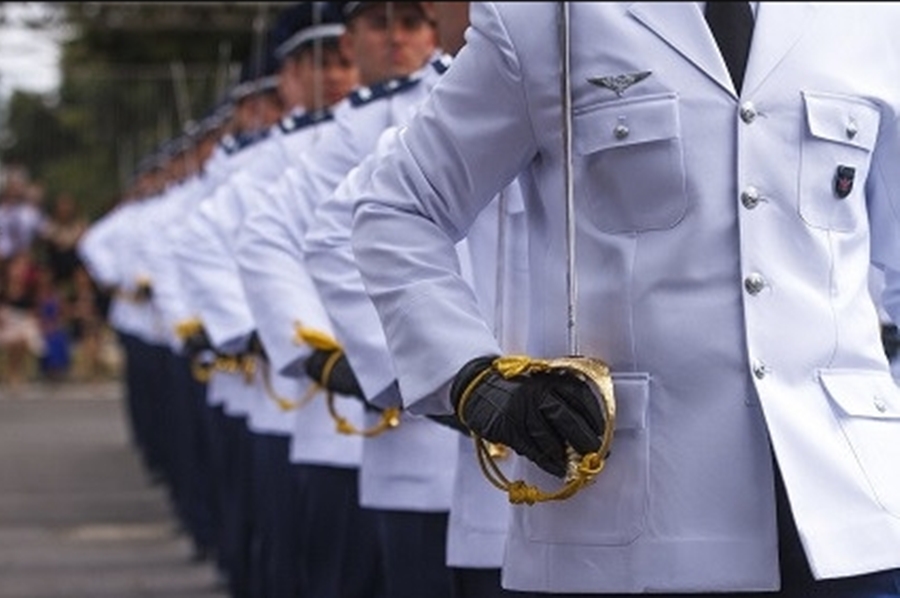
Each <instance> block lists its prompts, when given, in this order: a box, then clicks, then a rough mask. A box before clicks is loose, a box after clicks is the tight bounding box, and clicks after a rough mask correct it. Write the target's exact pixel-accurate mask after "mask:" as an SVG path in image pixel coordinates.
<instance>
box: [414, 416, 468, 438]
mask: <svg viewBox="0 0 900 598" xmlns="http://www.w3.org/2000/svg"><path fill="white" fill-rule="evenodd" d="M425 417H427V418H428V419H430V420H431V421H433V422H435V423H437V424H441V425H442V426H444V427H447V428H450V429H451V430H456V431H457V432H459V433H460V434H462V435H464V436H469V435H470V434H471V432H470V430H469V428H467V427H466V424H464V423H462V422H461V421H459V418H458V417H457V416H456V414H451V415H426V416H425Z"/></svg>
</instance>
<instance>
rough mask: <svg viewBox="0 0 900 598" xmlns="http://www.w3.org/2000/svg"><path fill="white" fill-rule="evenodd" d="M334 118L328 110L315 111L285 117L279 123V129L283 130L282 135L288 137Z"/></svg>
mask: <svg viewBox="0 0 900 598" xmlns="http://www.w3.org/2000/svg"><path fill="white" fill-rule="evenodd" d="M333 118H334V115H333V114H332V113H331V112H330V111H328V110H315V111H313V112H304V113H302V114H294V115H291V116H285V117H284V118H282V119H281V122H279V123H278V128H280V129H281V132H282V133H284V134H285V135H288V134H290V133H296V132H297V131H302V130H303V129H305V128H307V127H311V126H312V125H315V124H318V123H320V122H325V121H327V120H332V119H333Z"/></svg>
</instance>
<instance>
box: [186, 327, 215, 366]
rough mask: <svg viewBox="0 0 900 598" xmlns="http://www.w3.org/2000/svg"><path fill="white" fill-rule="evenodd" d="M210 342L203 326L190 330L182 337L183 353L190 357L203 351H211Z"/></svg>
mask: <svg viewBox="0 0 900 598" xmlns="http://www.w3.org/2000/svg"><path fill="white" fill-rule="evenodd" d="M212 348H213V347H212V343H211V342H210V340H209V336H207V334H206V329H205V328H202V327H201V328H200V329H198V330H197V331H196V332H192V333H191V334H189V335H188V336H187V337H185V339H184V354H185V356H187V357H190V358H191V359H193V358H195V357H197V356H198V355H200V354H201V353H203V352H204V351H212Z"/></svg>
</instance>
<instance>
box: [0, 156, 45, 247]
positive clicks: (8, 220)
mask: <svg viewBox="0 0 900 598" xmlns="http://www.w3.org/2000/svg"><path fill="white" fill-rule="evenodd" d="M36 189H37V188H36V187H34V186H33V185H32V184H31V182H30V180H29V175H28V171H27V170H25V169H24V168H21V167H8V168H7V169H6V171H5V173H4V177H3V187H2V190H0V262H5V261H8V260H10V259H11V258H12V257H13V256H15V255H16V254H19V253H21V252H23V251H26V250H30V248H31V247H32V243H33V242H34V240H35V237H36V236H37V234H38V231H39V230H40V228H41V222H42V220H43V216H42V214H41V210H40V207H39V204H40V202H39V201H36V200H35V199H36V197H37V196H38V194H36V193H35V191H36Z"/></svg>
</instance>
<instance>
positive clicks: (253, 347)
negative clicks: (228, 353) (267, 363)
mask: <svg viewBox="0 0 900 598" xmlns="http://www.w3.org/2000/svg"><path fill="white" fill-rule="evenodd" d="M247 352H248V353H251V354H253V355H258V356H260V357H262V358H263V359H266V360H268V359H269V356H268V355H267V354H266V348H265V347H264V346H263V343H262V339H261V338H259V333H258V332H256V330H254V331H253V333H252V334H251V335H250V340H249V341H247Z"/></svg>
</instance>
